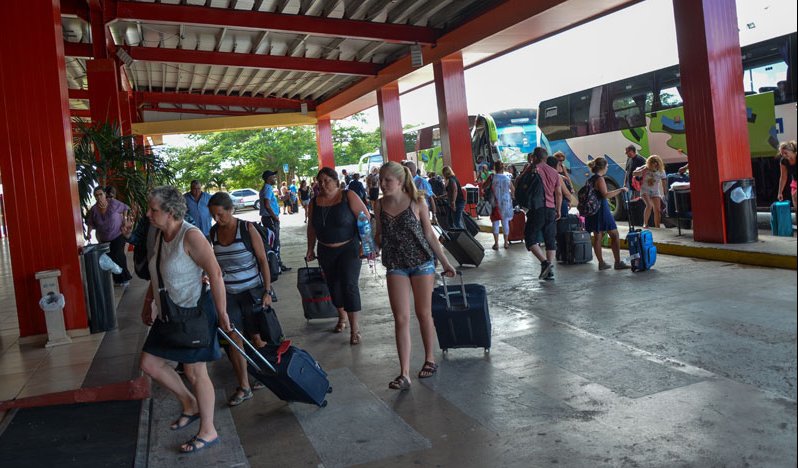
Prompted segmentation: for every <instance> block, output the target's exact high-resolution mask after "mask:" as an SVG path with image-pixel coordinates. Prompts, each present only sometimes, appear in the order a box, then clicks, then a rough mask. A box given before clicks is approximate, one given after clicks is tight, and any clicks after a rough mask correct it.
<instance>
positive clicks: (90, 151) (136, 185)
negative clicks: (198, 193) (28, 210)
mask: <svg viewBox="0 0 798 468" xmlns="http://www.w3.org/2000/svg"><path fill="white" fill-rule="evenodd" d="M75 124H76V131H75V137H74V141H73V152H74V155H75V170H76V173H77V179H78V196H79V198H80V205H81V209H82V211H83V213H84V214H85V213H86V212H87V211H88V209H89V208H90V207H91V203H92V201H93V191H94V189H95V187H107V186H109V185H110V186H113V187H114V188H116V190H117V193H118V198H119V199H120V200H123V201H125V202H126V203H127V204H128V205H129V206H130V207H131V208H133V209H134V210H136V211H138V212H139V213H144V212H146V210H147V193H148V191H149V190H150V188H152V187H154V186H157V185H163V184H170V183H173V181H174V175H173V173H172V171H171V169H170V168H169V166H168V165H167V164H166V162H165V161H164V159H163V158H162V157H161V156H160V155H158V154H157V153H153V152H145V151H144V148H143V147H141V146H139V145H136V144H135V142H134V137H133V136H130V135H122V134H121V132H120V130H119V127H118V126H116V125H112V124H109V123H99V124H91V123H88V122H86V121H83V120H80V119H77V120H76V121H75Z"/></svg>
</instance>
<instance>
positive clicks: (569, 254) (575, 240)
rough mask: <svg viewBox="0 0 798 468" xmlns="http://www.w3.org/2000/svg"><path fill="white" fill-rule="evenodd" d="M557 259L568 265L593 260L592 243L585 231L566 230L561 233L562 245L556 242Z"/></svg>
mask: <svg viewBox="0 0 798 468" xmlns="http://www.w3.org/2000/svg"><path fill="white" fill-rule="evenodd" d="M557 259H558V260H560V261H561V262H564V263H567V264H569V265H577V264H580V263H587V262H589V261H591V260H593V244H592V243H591V238H590V233H589V232H587V231H568V232H566V233H564V234H563V242H562V247H561V244H560V242H559V241H558V242H557Z"/></svg>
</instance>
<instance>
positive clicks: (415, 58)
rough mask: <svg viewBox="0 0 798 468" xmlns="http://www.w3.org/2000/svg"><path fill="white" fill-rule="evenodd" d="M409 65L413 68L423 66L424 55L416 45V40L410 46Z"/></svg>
mask: <svg viewBox="0 0 798 468" xmlns="http://www.w3.org/2000/svg"><path fill="white" fill-rule="evenodd" d="M410 65H411V66H412V67H413V68H421V67H423V66H424V55H422V53H421V46H420V45H418V42H416V43H415V44H412V45H411V46H410Z"/></svg>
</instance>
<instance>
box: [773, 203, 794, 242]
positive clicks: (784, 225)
mask: <svg viewBox="0 0 798 468" xmlns="http://www.w3.org/2000/svg"><path fill="white" fill-rule="evenodd" d="M770 230H771V231H773V235H774V236H785V237H792V213H790V202H788V201H777V202H775V203H773V204H772V205H770Z"/></svg>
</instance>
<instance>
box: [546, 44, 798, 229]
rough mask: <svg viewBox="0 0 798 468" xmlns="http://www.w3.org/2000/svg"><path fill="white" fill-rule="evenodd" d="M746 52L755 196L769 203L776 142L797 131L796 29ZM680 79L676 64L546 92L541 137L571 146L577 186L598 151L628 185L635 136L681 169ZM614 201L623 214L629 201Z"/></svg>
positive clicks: (612, 175) (614, 176)
mask: <svg viewBox="0 0 798 468" xmlns="http://www.w3.org/2000/svg"><path fill="white" fill-rule="evenodd" d="M741 58H742V62H743V70H744V76H743V77H742V81H743V83H744V91H745V95H746V97H745V102H746V107H747V118H748V133H749V142H750V154H751V162H752V167H753V175H754V179H755V183H756V189H757V202H758V204H759V205H760V206H767V205H769V204H770V203H771V202H773V201H774V200H775V199H776V192H777V191H778V178H779V168H778V160H777V158H776V157H774V156H775V155H776V153H777V148H778V144H779V142H780V141H785V140H794V139H795V138H796V106H795V102H796V101H795V86H796V77H795V73H796V71H795V66H796V34H795V33H793V34H789V35H786V36H780V37H776V38H773V39H769V40H767V41H763V42H759V43H756V44H752V45H749V46H746V47H742V54H741ZM680 87H681V82H680V74H679V66H678V65H674V66H671V67H667V68H663V69H660V70H655V71H651V72H648V73H643V74H641V75H637V76H633V77H630V78H627V79H624V80H619V81H616V82H613V83H607V84H603V85H599V86H595V87H593V88H590V89H586V90H582V91H578V92H575V93H571V94H567V95H564V96H559V97H555V98H552V99H547V100H545V101H543V102H541V103H540V106H539V109H538V126H539V128H540V144H541V145H542V146H544V147H546V148H547V149H548V150H549V153H550V154H551V153H554V152H555V151H562V152H563V153H565V155H566V158H567V161H568V163H569V165H570V168H571V178H572V180H573V181H574V183H575V184H576V185H577V186H581V185H582V184H583V183H584V181H585V180H586V178H587V177H588V175H589V174H588V169H587V163H588V161H590V160H591V159H593V158H595V157H598V156H603V157H605V158H607V161H608V162H609V170H608V172H607V185H608V188H609V189H610V190H612V189H614V188H617V187H620V186H621V185H623V181H624V166H625V164H626V156H625V155H624V151H623V150H624V148H626V147H627V146H628V145H629V144H633V145H635V146H636V147H637V148H638V149H639V152H640V154H641V155H642V156H644V157H647V156H649V155H652V154H657V155H659V156H660V157H662V159H663V160H664V161H665V163H666V165H667V166H668V172H675V170H676V168H677V167H679V166H681V165H684V164H685V163H686V162H687V155H688V154H689V148H688V145H687V139H686V134H685V126H684V107H683V105H682V97H681V93H680ZM611 204H612V205H613V212H614V214H615V216H616V218H617V219H624V218H625V212H624V209H623V204H622V203H617V202H616V203H611Z"/></svg>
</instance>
